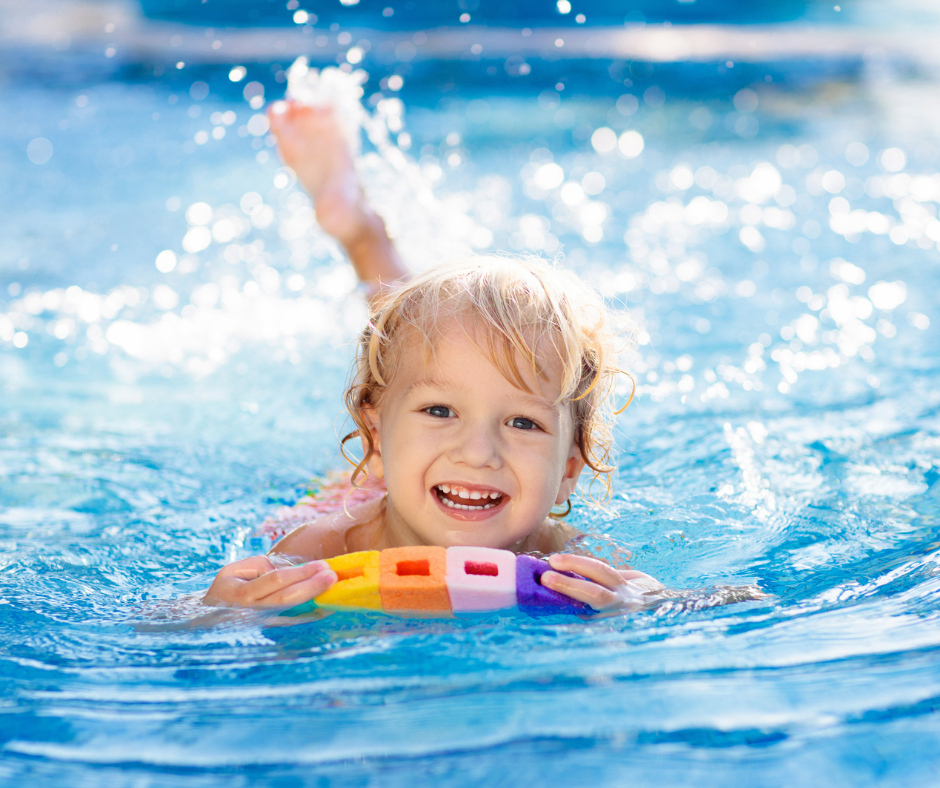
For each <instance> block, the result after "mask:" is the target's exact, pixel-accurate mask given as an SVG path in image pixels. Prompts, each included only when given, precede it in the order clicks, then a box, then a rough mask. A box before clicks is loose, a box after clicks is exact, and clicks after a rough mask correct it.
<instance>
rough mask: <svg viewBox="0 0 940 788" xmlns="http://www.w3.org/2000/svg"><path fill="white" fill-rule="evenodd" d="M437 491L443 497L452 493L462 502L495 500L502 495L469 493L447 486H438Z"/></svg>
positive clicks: (474, 491)
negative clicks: (461, 499) (483, 499)
mask: <svg viewBox="0 0 940 788" xmlns="http://www.w3.org/2000/svg"><path fill="white" fill-rule="evenodd" d="M437 489H439V490H440V491H441V492H442V493H444V494H445V495H447V494H449V493H453V494H454V495H456V496H457V497H458V498H463V499H464V500H470V501H479V500H480V499H481V498H493V499H494V500H495V499H496V498H499V497H500V496H501V495H502V493H498V492H478V491H476V490H473V491H472V492H471V491H470V490H462V489H457V488H456V487H450V486H449V485H447V484H439V485H438V486H437Z"/></svg>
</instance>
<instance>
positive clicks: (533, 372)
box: [397, 320, 563, 404]
mask: <svg viewBox="0 0 940 788" xmlns="http://www.w3.org/2000/svg"><path fill="white" fill-rule="evenodd" d="M408 334H409V336H408V337H403V341H402V343H401V345H400V348H399V356H398V364H397V367H398V373H399V374H400V375H401V380H400V382H401V383H402V384H404V387H405V388H407V389H410V388H412V387H414V386H415V385H416V384H421V383H424V384H427V383H440V382H442V381H446V380H447V379H449V378H451V377H454V376H457V377H468V374H467V373H468V370H469V369H471V368H472V367H474V366H475V365H476V364H478V363H481V362H485V363H487V364H490V365H492V366H493V367H494V368H495V369H496V370H497V371H498V372H499V373H500V375H502V377H503V378H505V379H506V381H507V382H509V383H510V384H511V385H512V386H513V387H515V388H517V389H519V390H520V391H522V392H524V393H525V394H528V395H535V396H538V397H540V398H544V399H548V400H549V401H550V402H551V403H553V404H554V403H555V402H556V401H557V400H558V399H559V392H560V384H561V377H562V366H563V364H562V360H561V358H560V357H559V355H558V354H557V353H554V352H553V350H554V348H552V347H551V345H550V343H548V342H546V341H543V342H540V343H537V347H536V348H531V349H529V352H528V353H526V354H523V353H521V352H519V350H517V349H516V348H514V347H512V345H511V344H510V343H509V341H508V340H506V339H503V338H497V337H494V334H495V332H493V331H487V330H486V329H485V327H483V326H479V325H474V324H473V323H471V322H470V321H469V320H465V321H461V322H457V321H456V320H451V321H449V322H448V323H446V324H444V325H442V326H440V327H435V329H434V331H433V333H424V332H419V331H417V330H414V329H412V330H410V331H409V332H408ZM539 345H540V346H541V347H539ZM546 345H548V347H547V348H546V347H545V346H546ZM469 377H470V380H471V382H473V376H472V375H470V376H469ZM405 378H408V379H407V380H405Z"/></svg>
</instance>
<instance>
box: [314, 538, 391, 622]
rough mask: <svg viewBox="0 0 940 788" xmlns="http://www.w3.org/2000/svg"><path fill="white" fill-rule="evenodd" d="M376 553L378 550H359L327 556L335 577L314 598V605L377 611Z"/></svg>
mask: <svg viewBox="0 0 940 788" xmlns="http://www.w3.org/2000/svg"><path fill="white" fill-rule="evenodd" d="M380 555H381V554H380V552H379V551H378V550H363V551H361V552H358V553H347V554H346V555H338V556H336V557H335V558H327V559H326V562H327V563H328V564H329V565H330V568H331V569H332V570H333V571H334V572H336V575H337V576H338V577H339V580H337V581H336V583H334V584H333V586H332V587H331V588H329V589H328V590H326V591H324V592H323V593H322V594H320V596H318V597H317V598H316V603H317V605H318V606H320V607H332V608H337V609H340V610H349V609H359V610H381V609H382V597H381V596H380V595H379V577H380V572H379V561H380Z"/></svg>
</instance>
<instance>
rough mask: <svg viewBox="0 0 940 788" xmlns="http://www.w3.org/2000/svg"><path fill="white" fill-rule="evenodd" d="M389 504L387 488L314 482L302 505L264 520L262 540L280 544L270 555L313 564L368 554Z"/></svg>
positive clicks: (344, 480) (337, 480)
mask: <svg viewBox="0 0 940 788" xmlns="http://www.w3.org/2000/svg"><path fill="white" fill-rule="evenodd" d="M384 504H385V489H384V487H383V486H382V485H380V484H375V483H373V484H371V485H370V486H368V487H361V488H360V487H353V486H352V485H351V484H350V483H349V481H348V479H347V478H343V477H340V476H339V475H338V474H336V475H330V476H327V477H325V478H322V479H317V480H314V482H312V483H311V485H310V487H309V489H308V490H307V494H306V495H304V496H303V497H302V498H301V499H300V500H299V501H297V503H295V504H294V505H293V506H286V507H282V508H281V509H279V510H278V511H277V512H275V514H274V515H273V516H272V517H269V518H268V519H267V520H265V521H264V523H262V524H261V527H260V529H259V535H260V536H262V537H263V538H267V539H270V540H272V541H275V540H279V541H277V542H276V544H274V546H273V548H272V549H271V551H270V552H271V553H273V554H275V555H282V556H284V557H287V558H291V559H293V560H302V561H313V560H317V559H320V558H332V557H333V556H336V555H341V554H343V553H348V552H355V551H356V550H365V549H369V546H370V543H371V542H372V531H373V530H375V526H376V525H377V524H378V523H379V522H380V521H381V515H382V513H383V512H384V508H385V507H384Z"/></svg>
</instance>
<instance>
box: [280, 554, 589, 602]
mask: <svg viewBox="0 0 940 788" xmlns="http://www.w3.org/2000/svg"><path fill="white" fill-rule="evenodd" d="M326 562H327V563H328V564H329V565H330V567H331V568H332V569H333V571H334V572H336V574H337V576H338V577H339V580H338V581H337V582H336V583H334V584H333V586H332V587H331V588H329V589H328V590H327V591H325V592H324V593H322V594H320V596H318V597H316V599H314V600H312V602H308V603H306V604H303V605H299V606H297V607H294V608H291V609H290V610H288V611H286V613H285V614H284V615H301V614H302V613H306V612H309V611H311V610H313V609H315V608H325V609H329V610H372V611H382V612H385V613H392V614H404V615H408V614H412V615H414V614H418V615H422V616H431V617H434V616H448V615H452V614H460V613H484V612H492V611H496V610H508V609H512V608H516V609H518V610H520V611H521V612H523V613H527V614H529V615H532V616H545V615H556V614H560V613H573V614H590V613H592V612H593V610H592V608H591V607H590V606H588V605H585V604H584V603H583V602H578V601H577V600H574V599H572V598H571V597H568V596H565V595H564V594H559V593H558V592H557V591H552V590H551V589H548V588H545V587H544V586H543V585H542V584H541V577H542V575H543V574H544V573H545V572H547V571H549V570H550V569H551V567H550V566H549V564H548V561H543V560H542V559H540V558H535V557H534V556H531V555H516V554H515V553H511V552H510V551H509V550H495V549H493V548H490V547H447V548H444V547H392V548H388V549H387V550H364V551H362V552H358V553H347V554H345V555H339V556H336V557H335V558H328V559H326ZM564 574H570V573H564ZM574 576H577V575H574Z"/></svg>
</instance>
